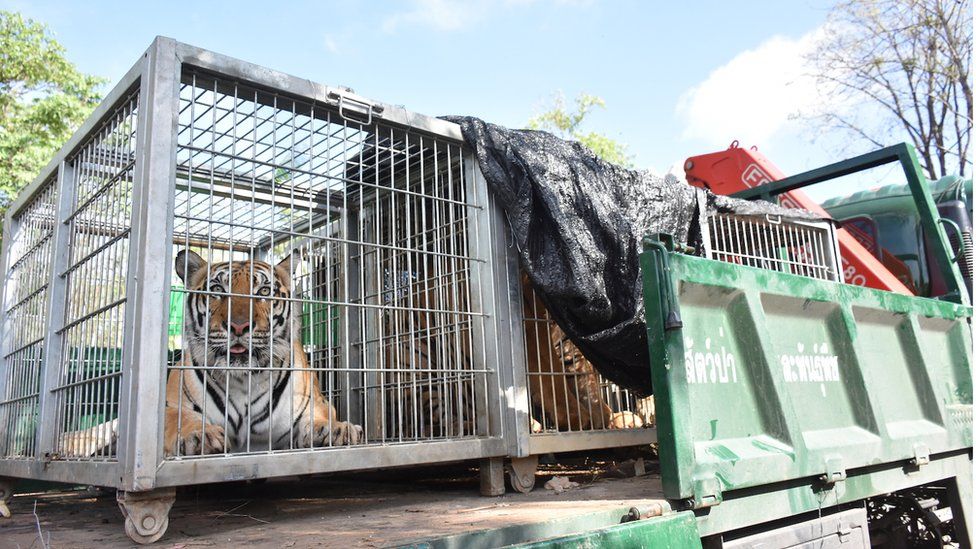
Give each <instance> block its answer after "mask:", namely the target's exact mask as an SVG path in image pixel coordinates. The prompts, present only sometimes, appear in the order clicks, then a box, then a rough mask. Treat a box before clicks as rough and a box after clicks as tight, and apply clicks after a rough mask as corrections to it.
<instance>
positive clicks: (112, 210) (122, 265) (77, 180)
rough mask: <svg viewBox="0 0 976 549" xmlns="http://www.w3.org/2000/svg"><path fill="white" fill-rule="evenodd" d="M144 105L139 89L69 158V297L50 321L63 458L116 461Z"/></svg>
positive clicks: (57, 448) (58, 442)
mask: <svg viewBox="0 0 976 549" xmlns="http://www.w3.org/2000/svg"><path fill="white" fill-rule="evenodd" d="M138 103H139V96H138V91H136V92H133V93H131V94H130V95H128V96H127V97H126V98H125V99H124V100H123V101H121V103H120V104H119V106H118V107H117V108H116V109H115V110H114V112H113V113H112V114H111V115H110V116H108V117H107V118H106V119H105V121H104V122H103V123H102V125H101V126H100V127H99V128H98V129H97V130H96V131H95V132H93V133H92V135H91V137H90V138H89V139H88V141H87V142H85V143H84V144H83V145H82V146H81V147H80V149H79V150H78V151H77V152H76V153H75V154H74V155H73V156H71V157H69V158H68V159H67V163H68V164H69V165H70V166H71V172H70V173H71V174H72V177H71V178H70V180H68V181H66V188H70V189H71V192H73V197H72V201H71V208H70V211H69V212H68V214H67V217H66V219H64V220H63V222H64V223H65V225H64V226H62V230H67V231H68V234H69V240H68V263H67V268H66V269H65V270H64V271H63V272H60V273H56V274H57V276H60V277H63V279H64V284H65V287H66V298H65V302H64V303H63V304H62V305H63V307H61V308H60V311H62V312H63V317H61V318H54V319H52V320H53V321H54V322H55V326H56V327H57V330H56V332H55V333H56V334H57V337H59V338H60V348H61V361H60V364H58V365H57V367H58V369H59V376H58V378H57V382H56V385H55V386H54V387H52V389H51V391H52V395H51V396H52V398H54V399H55V402H56V410H57V415H56V421H55V425H56V433H57V437H56V438H57V440H56V442H55V448H54V452H55V454H57V455H59V456H60V457H62V458H64V459H79V460H89V459H95V460H105V459H115V444H114V442H115V438H116V436H117V432H118V426H117V423H118V420H117V418H118V413H119V398H120V380H121V376H122V354H123V336H124V328H125V303H126V298H127V296H126V284H127V278H128V262H129V236H130V231H131V226H132V185H133V177H134V170H135V151H136V132H137V128H136V121H137V118H138V112H137V111H138Z"/></svg>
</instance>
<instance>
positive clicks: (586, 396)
mask: <svg viewBox="0 0 976 549" xmlns="http://www.w3.org/2000/svg"><path fill="white" fill-rule="evenodd" d="M521 282H522V314H523V317H524V319H525V343H526V356H527V359H528V360H527V365H526V366H527V367H526V370H527V371H528V373H529V376H528V377H529V395H530V400H531V403H532V406H531V408H532V411H533V413H535V414H540V413H541V414H542V417H544V418H545V420H546V422H547V423H550V424H552V426H555V427H556V429H557V430H558V431H570V430H577V431H583V430H589V429H630V428H637V427H643V426H644V421H643V420H642V419H641V417H640V416H638V415H636V414H634V413H632V412H628V411H623V412H614V411H613V409H612V408H611V407H610V406H609V405H608V404H607V402H606V399H604V397H603V391H602V390H601V389H602V388H601V386H600V377H599V375H598V374H597V371H596V368H594V366H593V364H592V363H591V362H590V361H589V360H587V359H586V357H585V356H583V353H582V352H581V351H580V350H579V348H578V347H577V346H576V345H575V344H573V342H572V340H571V339H570V338H569V337H568V336H567V335H566V333H565V332H564V331H563V330H562V328H560V327H559V325H558V324H557V323H556V322H552V321H549V320H548V318H549V313H548V311H547V309H546V306H545V304H544V303H543V302H542V300H541V299H540V298H539V295H538V294H537V293H536V292H535V290H534V289H533V287H532V282H531V281H530V280H529V277H528V275H527V274H525V273H524V272H523V273H522V277H521ZM537 417H538V415H537V416H536V417H533V418H531V419H530V423H531V430H532V432H535V433H538V432H541V431H543V430H545V427H546V426H545V425H543V424H542V422H540V421H539V420H538V419H537Z"/></svg>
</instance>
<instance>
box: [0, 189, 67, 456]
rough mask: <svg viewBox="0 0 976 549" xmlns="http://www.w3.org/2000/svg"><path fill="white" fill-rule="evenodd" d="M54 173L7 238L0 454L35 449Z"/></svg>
mask: <svg viewBox="0 0 976 549" xmlns="http://www.w3.org/2000/svg"><path fill="white" fill-rule="evenodd" d="M57 199H58V187H57V182H56V177H51V178H50V179H49V180H48V181H47V182H46V183H44V185H43V188H42V190H40V191H39V192H38V194H37V195H36V197H35V198H34V199H33V200H31V202H30V203H29V204H28V205H27V206H26V207H25V208H24V209H23V210H22V211H21V212H20V213H18V214H17V215H16V216H15V217H14V218H13V220H14V222H13V225H14V226H15V227H16V228H15V229H14V230H13V231H12V233H13V234H7V235H6V238H10V239H12V240H11V242H10V243H9V244H8V245H9V250H10V251H9V265H10V266H9V267H8V269H7V272H6V273H4V286H5V288H6V291H7V295H6V306H5V308H4V318H5V319H6V322H5V326H4V330H3V334H4V336H5V337H6V341H5V342H4V349H7V351H6V354H5V355H4V357H3V363H4V366H3V370H2V372H3V375H4V377H5V378H6V379H4V380H3V383H0V386H2V387H4V390H3V394H2V395H0V396H2V398H0V457H32V456H35V455H37V448H36V442H37V441H36V436H35V434H36V431H37V418H38V406H39V402H38V395H39V394H40V387H41V376H42V374H43V367H42V365H43V359H44V344H45V342H46V341H47V337H46V336H47V329H48V310H47V307H48V287H49V284H50V274H51V273H50V271H51V269H50V266H51V254H52V251H53V240H54V225H55V219H56V214H57V204H58V200H57Z"/></svg>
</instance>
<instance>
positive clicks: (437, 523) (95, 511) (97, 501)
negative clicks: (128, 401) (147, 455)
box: [0, 458, 663, 549]
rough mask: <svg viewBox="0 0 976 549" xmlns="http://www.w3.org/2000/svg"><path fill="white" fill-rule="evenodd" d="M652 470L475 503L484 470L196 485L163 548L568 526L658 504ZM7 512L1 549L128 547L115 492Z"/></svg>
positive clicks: (183, 495) (180, 502) (394, 539)
mask: <svg viewBox="0 0 976 549" xmlns="http://www.w3.org/2000/svg"><path fill="white" fill-rule="evenodd" d="M645 463H646V465H647V467H648V469H649V470H650V472H648V474H646V475H644V476H640V477H627V476H626V475H628V474H632V470H633V466H632V465H629V464H628V462H626V461H623V462H622V461H621V460H620V459H612V458H606V459H592V458H589V459H583V458H580V459H578V460H575V462H573V461H570V462H568V463H567V462H566V461H562V462H561V463H560V464H559V465H549V466H546V465H540V470H539V473H538V475H537V479H536V488H535V490H534V491H533V492H531V493H530V494H519V493H513V492H511V491H509V493H506V494H505V495H504V496H500V497H494V498H492V497H482V496H480V495H478V474H477V470H476V469H474V468H471V467H467V466H464V465H457V466H442V467H439V468H424V469H412V470H408V471H404V470H400V471H393V472H388V473H384V472H375V473H368V474H360V475H343V476H331V477H324V478H314V479H302V480H300V481H299V480H298V479H295V478H289V479H277V480H271V481H268V482H266V483H264V484H259V485H253V484H252V485H248V484H222V485H208V486H200V487H190V488H185V489H181V490H179V491H178V492H177V497H176V504H175V505H174V506H173V509H172V511H171V512H170V521H169V529H168V531H167V533H166V535H165V536H163V538H162V539H161V540H159V541H158V542H157V543H156V544H155V546H156V547H162V548H171V549H176V548H190V547H231V546H246V547H296V548H299V547H387V546H396V545H402V544H409V543H412V542H419V541H423V540H430V539H432V538H438V537H444V536H458V535H464V534H470V533H475V532H478V531H480V530H489V529H497V528H502V527H514V528H515V529H517V528H519V527H531V526H533V525H535V524H537V523H538V524H541V523H543V522H547V523H550V524H551V523H552V522H553V521H555V522H557V523H558V522H559V521H560V519H565V520H566V521H567V522H569V521H572V520H573V519H574V518H575V517H579V516H581V515H587V514H591V513H600V512H611V511H614V510H616V509H626V508H629V507H631V506H637V507H643V506H646V505H648V504H650V503H652V502H653V501H659V500H660V499H661V498H662V497H663V495H662V493H661V481H660V476H659V475H658V474H657V472H656V463H653V462H647V461H645ZM554 475H563V476H568V477H569V478H570V479H571V480H573V481H575V482H578V483H579V484H580V486H579V487H578V488H573V489H570V490H567V491H565V492H562V493H559V494H557V493H555V492H553V491H551V490H546V489H544V488H543V484H544V483H545V482H546V481H547V480H549V479H550V478H552V477H553V476H554ZM620 477H624V478H620ZM35 503H36V508H35ZM10 509H11V511H12V512H13V517H11V518H10V519H5V520H4V519H0V539H2V540H3V543H2V544H0V545H3V546H4V547H22V548H26V547H32V546H33V547H42V546H43V545H42V544H41V542H40V541H39V539H38V536H39V532H40V535H42V536H43V537H44V542H45V544H46V543H47V542H48V539H50V545H49V547H54V548H57V547H79V548H82V547H98V548H105V547H128V546H132V542H131V541H130V540H129V539H128V538H127V537H126V535H125V533H124V531H123V525H122V518H121V514H120V513H119V509H118V506H117V505H116V503H115V494H114V492H111V491H104V492H101V493H99V492H92V491H88V490H74V491H72V490H67V491H59V492H46V493H38V494H19V495H17V496H15V497H14V500H13V501H12V502H11V505H10ZM35 512H36V518H35ZM458 542H460V543H461V545H458V546H466V545H468V544H469V543H470V542H468V541H465V540H458ZM481 542H482V543H485V542H486V540H485V539H481Z"/></svg>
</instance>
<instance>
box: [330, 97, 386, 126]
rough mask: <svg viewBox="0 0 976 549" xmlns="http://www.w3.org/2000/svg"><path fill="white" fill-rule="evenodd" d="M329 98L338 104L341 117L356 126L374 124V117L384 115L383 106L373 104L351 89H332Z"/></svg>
mask: <svg viewBox="0 0 976 549" xmlns="http://www.w3.org/2000/svg"><path fill="white" fill-rule="evenodd" d="M327 96H328V98H329V99H331V100H333V101H335V102H336V106H338V108H339V116H341V117H342V118H343V120H346V121H348V122H352V123H354V124H363V125H365V126H368V125H370V124H372V123H373V115H374V114H375V115H376V116H380V115H381V114H383V105H378V104H376V103H373V102H372V101H370V100H369V99H366V98H365V97H360V96H358V95H356V94H354V93H352V90H349V89H338V90H336V89H330V90H329V92H328V94H327Z"/></svg>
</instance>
